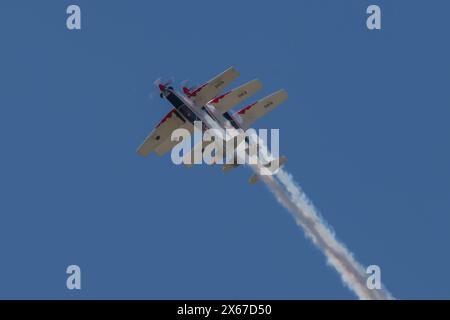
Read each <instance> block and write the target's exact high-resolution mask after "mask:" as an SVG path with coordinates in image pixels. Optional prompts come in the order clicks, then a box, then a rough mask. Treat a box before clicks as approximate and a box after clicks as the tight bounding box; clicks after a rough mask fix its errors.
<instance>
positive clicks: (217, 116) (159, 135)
mask: <svg viewBox="0 0 450 320" xmlns="http://www.w3.org/2000/svg"><path fill="white" fill-rule="evenodd" d="M238 76H239V73H238V72H237V71H236V69H235V68H233V67H231V68H229V69H227V70H225V71H224V72H223V73H221V74H219V75H217V76H216V77H214V78H213V79H211V80H210V81H208V82H206V83H205V84H203V85H201V86H199V87H197V88H195V89H190V88H188V87H186V86H183V87H182V91H183V93H179V92H177V91H176V90H175V89H174V88H173V87H172V86H171V84H170V83H164V84H162V83H159V84H158V87H159V91H160V97H161V98H163V99H166V100H167V101H169V103H170V104H171V105H172V106H173V108H172V110H170V111H169V113H168V114H167V115H166V116H165V117H164V118H163V119H162V120H161V121H160V122H159V123H158V125H157V126H156V127H155V128H154V130H153V131H152V132H151V133H150V134H149V135H148V136H147V138H145V140H144V142H143V143H142V144H141V145H140V146H139V148H138V150H137V152H138V153H139V154H140V155H142V156H144V157H145V156H148V155H149V154H150V153H151V152H155V153H156V154H157V155H158V156H163V155H164V154H166V153H167V152H169V151H171V150H172V148H173V147H174V146H175V145H176V144H177V143H178V142H177V141H172V140H171V134H172V132H173V131H174V130H175V129H178V128H184V129H186V130H188V131H189V132H191V133H192V132H193V131H194V122H195V121H201V122H202V125H203V128H202V130H203V131H206V130H207V129H211V128H212V125H211V123H214V124H217V125H219V126H220V127H221V128H222V129H228V128H234V129H242V130H244V131H245V130H247V129H248V128H250V127H251V126H252V125H253V124H254V123H255V121H256V120H258V119H259V118H261V117H263V116H264V115H266V114H267V113H268V112H270V111H272V110H273V109H275V108H276V107H277V106H278V105H280V104H281V103H282V102H283V101H284V100H286V99H287V97H288V95H287V92H286V91H285V90H284V89H282V90H279V91H277V92H275V93H273V94H271V95H269V96H267V97H265V98H262V99H261V100H258V101H256V102H254V103H252V104H250V105H248V106H246V107H244V108H242V109H241V110H239V111H237V112H236V113H234V114H232V113H231V111H230V110H231V109H232V108H233V107H235V106H237V105H238V104H240V103H241V102H242V101H244V100H245V99H247V98H249V97H250V96H252V95H253V94H255V93H256V92H257V91H258V90H260V89H261V88H262V83H261V82H260V81H259V80H257V79H255V80H252V81H250V82H247V83H246V84H244V85H242V86H240V87H238V88H235V89H232V90H230V91H228V92H226V93H224V94H221V92H222V91H223V90H224V89H225V88H226V87H228V86H229V84H230V83H231V82H232V81H233V80H235V79H236V78H237V77H238ZM202 143H203V142H202ZM202 143H200V144H202ZM201 147H202V150H203V146H201ZM194 148H196V146H194ZM286 160H287V158H286V157H284V156H281V157H280V158H279V159H276V161H278V166H279V167H280V166H282V165H283V164H284V163H285V162H286ZM237 166H239V164H237V162H233V163H232V164H225V165H224V166H223V167H222V171H224V172H227V171H229V170H231V169H233V168H236V167H237ZM263 166H264V167H266V168H268V167H269V165H268V164H264V165H263ZM257 181H258V175H257V174H255V175H253V176H252V177H250V179H249V183H250V184H254V183H256V182H257Z"/></svg>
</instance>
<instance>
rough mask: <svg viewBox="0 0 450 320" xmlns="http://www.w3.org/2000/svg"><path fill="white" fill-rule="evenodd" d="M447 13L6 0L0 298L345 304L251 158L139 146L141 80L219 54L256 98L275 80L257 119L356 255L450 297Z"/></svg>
mask: <svg viewBox="0 0 450 320" xmlns="http://www.w3.org/2000/svg"><path fill="white" fill-rule="evenodd" d="M72 3H76V4H78V5H80V6H81V10H82V30H81V31H68V30H67V29H66V26H65V19H66V14H65V11H66V7H67V6H68V5H69V4H72ZM369 4H379V5H380V6H381V9H382V28H383V29H382V30H381V31H369V30H367V28H366V27H365V19H366V16H367V15H366V14H365V11H366V8H367V6H368V5H369ZM449 11H450V4H448V3H447V2H446V1H437V0H435V1H424V0H423V1H406V0H403V1H400V0H398V1H361V0H351V1H348V0H345V1H344V0H340V1H336V0H333V1H332V0H329V1H316V0H309V1H258V6H255V2H253V1H252V2H250V1H245V2H244V1H226V2H217V1H171V2H165V1H146V2H144V1H82V0H78V1H1V2H0V35H1V37H0V39H1V46H0V66H1V68H0V88H1V89H0V140H1V158H0V164H1V166H0V254H1V256H0V298H256V299H258V298H275V299H276V298H288V299H303V298H321V299H322V298H323V299H334V298H336V299H353V298H355V297H354V295H353V294H352V293H351V292H350V291H349V290H348V289H347V288H345V287H344V286H343V285H342V284H341V281H340V279H339V277H338V275H337V274H336V272H335V271H334V270H332V269H331V268H329V267H327V266H326V263H325V259H324V257H323V256H322V254H321V253H320V252H319V251H318V250H317V249H316V248H315V247H314V246H313V245H312V244H311V243H310V242H309V240H307V239H305V237H304V234H303V232H302V231H301V230H299V228H298V227H297V226H296V224H295V223H294V221H293V219H292V218H291V216H290V215H289V214H288V213H287V212H286V211H285V210H284V209H283V208H281V207H280V206H279V205H278V203H277V202H276V201H275V200H274V199H273V197H272V196H271V194H270V193H269V192H268V191H267V190H266V189H265V187H264V186H263V185H257V186H255V187H250V186H249V185H248V184H247V178H248V176H249V175H250V173H251V172H250V171H249V170H248V169H245V168H241V169H239V170H236V171H234V172H232V173H230V174H228V175H224V174H222V173H221V172H220V170H219V168H213V167H203V166H200V167H195V168H192V169H189V170H187V169H185V168H183V167H177V166H175V165H173V164H172V163H171V161H170V158H169V157H167V156H166V157H164V158H158V157H156V156H155V155H152V156H150V157H148V158H145V159H143V158H140V157H139V156H138V155H137V154H136V152H135V150H136V147H137V146H138V145H139V144H140V143H141V142H142V140H143V138H144V137H145V136H146V135H147V134H148V133H149V132H150V131H151V130H152V128H153V126H154V125H155V124H156V123H157V122H158V121H159V120H160V118H161V117H162V116H164V115H165V114H166V113H167V112H168V110H169V105H168V103H167V102H165V101H162V100H160V99H159V98H156V99H153V100H152V99H150V98H149V94H150V92H151V91H152V90H153V87H152V82H153V81H154V80H155V79H156V78H158V77H160V76H174V77H175V79H176V81H178V82H180V81H182V80H184V79H188V78H189V79H191V80H192V81H194V82H198V83H201V82H202V81H205V80H208V79H210V78H211V77H212V76H214V75H215V74H217V73H219V72H221V71H223V70H224V69H226V68H227V67H229V66H235V67H236V68H237V69H238V70H239V71H240V73H241V77H240V79H239V81H238V82H236V85H238V84H242V83H244V82H246V81H248V80H251V79H253V78H259V79H260V80H261V81H262V82H263V84H264V89H263V90H262V92H261V93H260V94H259V95H258V97H262V96H264V95H266V94H269V93H271V92H272V91H275V90H277V89H279V88H285V89H286V90H287V91H288V92H289V95H290V97H289V99H288V101H287V102H286V103H284V104H283V105H282V106H281V107H280V108H279V109H277V110H276V111H274V112H273V113H271V114H270V115H269V116H267V117H266V118H264V119H262V120H261V121H260V122H258V123H257V127H262V128H280V136H281V151H282V153H283V154H286V155H287V156H288V157H289V162H288V165H287V169H288V170H289V171H290V172H292V173H293V174H294V176H295V177H296V180H297V181H298V182H299V183H300V185H301V186H302V187H303V188H304V189H305V191H306V193H307V194H308V195H309V196H310V198H311V199H312V200H313V201H314V203H315V205H316V206H317V207H318V208H319V209H320V211H321V212H322V214H323V216H324V217H325V218H326V220H327V221H328V222H329V223H330V224H331V225H332V226H333V228H334V229H335V231H336V233H337V235H338V237H339V238H340V239H341V240H342V241H343V242H345V243H346V244H347V246H348V247H349V248H350V249H351V251H353V252H354V253H355V256H356V258H357V259H358V260H359V261H361V262H362V263H364V264H365V265H368V264H378V265H379V266H380V267H381V269H382V280H383V282H384V283H385V284H386V285H387V287H388V289H389V290H390V291H391V292H392V293H393V294H394V296H396V297H397V298H408V299H411V298H450V273H449V270H450V258H449V254H448V247H447V246H448V244H449V243H450V232H449V229H450V168H449V163H450V151H449V150H450V149H449V147H450V141H449V137H450V125H449V119H450V109H449V99H450V93H449V92H450V91H449V90H448V83H449V74H450V67H449V58H448V57H449V56H450V50H449V44H448V36H449V24H448V12H449ZM70 264H77V265H79V266H80V267H81V270H82V286H83V287H82V290H81V291H79V292H73V291H68V290H67V289H66V287H65V280H66V274H65V269H66V267H67V266H68V265H70Z"/></svg>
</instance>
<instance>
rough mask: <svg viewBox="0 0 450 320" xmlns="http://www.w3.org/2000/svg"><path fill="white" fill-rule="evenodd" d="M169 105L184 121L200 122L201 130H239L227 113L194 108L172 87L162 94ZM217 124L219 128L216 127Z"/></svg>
mask: <svg viewBox="0 0 450 320" xmlns="http://www.w3.org/2000/svg"><path fill="white" fill-rule="evenodd" d="M162 96H164V97H165V98H166V99H167V100H168V101H169V102H170V104H171V105H172V106H173V107H174V108H175V110H176V111H177V113H178V115H179V116H181V118H183V119H184V120H185V121H187V122H190V123H192V124H194V122H195V121H201V122H202V124H203V130H207V129H239V128H240V127H239V125H238V123H237V121H236V120H235V119H234V118H233V116H232V115H231V114H230V113H229V112H226V113H223V114H222V113H220V112H217V111H216V110H215V109H214V107H210V106H208V105H206V106H200V107H199V106H195V105H194V104H193V103H192V102H191V101H190V100H189V99H188V98H186V97H185V96H183V95H181V94H179V93H178V92H176V91H175V90H174V89H173V88H172V87H168V88H166V89H165V90H164V91H163V92H162ZM217 124H219V127H217Z"/></svg>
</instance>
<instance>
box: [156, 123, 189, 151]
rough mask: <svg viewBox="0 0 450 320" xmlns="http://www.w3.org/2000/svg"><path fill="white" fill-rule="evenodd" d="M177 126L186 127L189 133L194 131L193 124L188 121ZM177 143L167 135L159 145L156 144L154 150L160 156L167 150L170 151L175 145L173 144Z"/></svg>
mask: <svg viewBox="0 0 450 320" xmlns="http://www.w3.org/2000/svg"><path fill="white" fill-rule="evenodd" d="M179 128H180V129H181V128H182V129H186V130H188V131H189V132H190V133H191V134H192V133H193V132H194V126H193V125H192V123H189V122H185V123H183V124H182V125H181V126H180V127H179ZM177 144H178V141H172V140H171V139H170V135H169V138H168V139H166V140H165V141H164V142H163V143H161V144H160V145H158V146H157V147H156V149H155V152H156V154H157V155H158V156H160V157H162V156H163V155H165V154H166V153H167V152H169V151H171V150H172V148H173V147H175V145H177Z"/></svg>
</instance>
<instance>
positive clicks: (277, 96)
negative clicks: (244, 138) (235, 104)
mask: <svg viewBox="0 0 450 320" xmlns="http://www.w3.org/2000/svg"><path fill="white" fill-rule="evenodd" d="M287 97H288V95H287V92H286V91H285V90H279V91H277V92H275V93H273V94H271V95H270V96H267V97H265V98H263V99H261V100H259V101H257V102H255V103H252V104H251V105H249V106H247V107H245V108H243V109H241V110H240V111H238V112H236V113H235V114H234V117H235V118H237V120H238V122H239V123H240V125H241V126H242V128H243V129H248V128H249V127H250V126H251V125H252V124H253V123H254V122H255V121H256V120H258V119H259V118H261V117H262V116H264V115H265V114H266V113H268V112H269V111H272V110H273V109H275V107H277V106H278V105H279V104H280V103H282V102H283V101H284V100H286V99H287Z"/></svg>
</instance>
